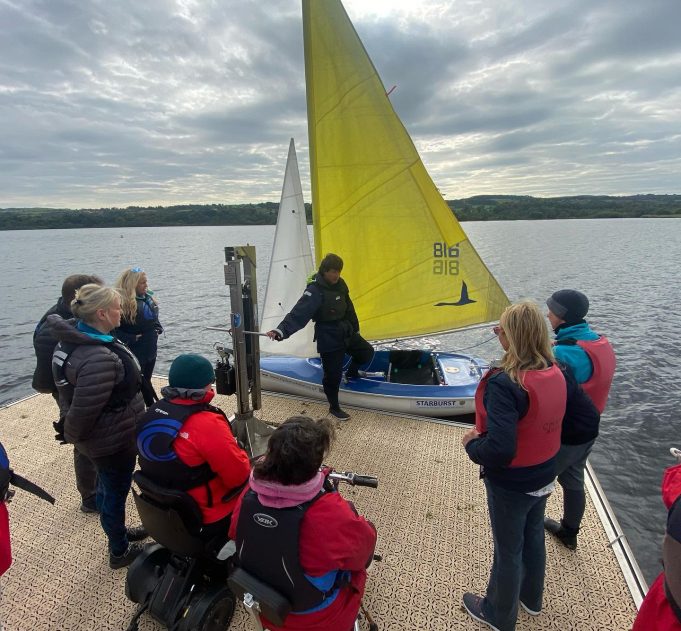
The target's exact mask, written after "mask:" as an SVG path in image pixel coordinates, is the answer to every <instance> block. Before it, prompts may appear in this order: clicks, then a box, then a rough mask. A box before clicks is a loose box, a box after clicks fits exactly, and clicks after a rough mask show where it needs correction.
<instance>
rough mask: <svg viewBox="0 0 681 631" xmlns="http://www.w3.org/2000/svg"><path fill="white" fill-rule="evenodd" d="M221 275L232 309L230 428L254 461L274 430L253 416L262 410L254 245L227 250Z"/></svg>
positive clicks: (261, 452) (263, 450) (264, 447)
mask: <svg viewBox="0 0 681 631" xmlns="http://www.w3.org/2000/svg"><path fill="white" fill-rule="evenodd" d="M224 273H225V285H227V286H228V287H229V298H230V306H231V315H230V324H231V334H232V342H233V345H234V349H233V353H234V370H235V382H236V383H235V385H236V399H237V411H236V412H235V414H234V420H233V421H232V427H233V429H234V433H235V434H236V437H237V439H238V440H239V441H240V442H241V443H242V444H243V445H244V446H245V447H246V448H247V450H248V452H249V455H250V456H251V457H252V458H253V457H255V456H259V455H261V454H263V453H264V452H265V450H266V448H267V437H268V436H269V435H270V434H271V433H272V432H273V431H274V428H272V427H270V426H269V425H266V424H265V423H264V422H263V421H261V420H260V419H258V418H256V417H255V416H254V414H253V413H254V411H255V410H260V409H261V408H262V397H261V393H260V341H259V339H258V338H259V335H261V334H260V333H258V332H256V331H255V329H256V328H257V326H258V297H257V287H258V285H257V278H256V258H255V246H252V245H238V246H232V247H226V248H225V264H224Z"/></svg>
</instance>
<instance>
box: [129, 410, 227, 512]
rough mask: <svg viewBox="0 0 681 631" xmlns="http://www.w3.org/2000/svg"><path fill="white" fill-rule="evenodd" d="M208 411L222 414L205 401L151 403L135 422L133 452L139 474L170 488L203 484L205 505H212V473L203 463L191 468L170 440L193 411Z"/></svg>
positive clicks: (185, 489) (181, 489)
mask: <svg viewBox="0 0 681 631" xmlns="http://www.w3.org/2000/svg"><path fill="white" fill-rule="evenodd" d="M205 410H208V411H210V412H215V413H217V414H221V415H222V416H224V417H225V423H227V425H228V426H229V427H230V429H231V425H229V421H228V420H227V417H226V416H225V413H224V412H223V411H222V410H221V409H220V408H217V407H214V406H212V405H209V404H208V403H196V404H194V405H178V404H176V403H171V402H170V401H168V400H167V399H161V400H160V401H158V402H156V403H154V405H152V406H151V407H150V408H149V409H148V410H147V411H146V412H145V413H144V414H143V415H142V416H141V417H140V418H139V420H138V421H137V428H136V436H137V453H138V455H139V464H140V468H141V469H142V473H144V475H146V476H147V477H149V478H150V479H151V480H153V481H154V482H156V483H157V484H160V485H161V486H165V487H168V488H172V489H178V490H180V491H188V490H189V489H193V488H196V487H197V486H201V485H203V484H205V485H206V490H207V493H208V505H209V506H212V505H213V497H212V494H211V490H210V486H209V485H208V482H210V481H211V480H212V479H213V478H215V477H216V475H217V474H216V473H215V472H214V471H213V470H212V469H211V468H210V465H209V464H208V463H207V462H204V463H203V464H200V465H197V466H194V467H191V466H189V465H188V464H185V463H184V462H182V460H180V458H179V457H178V455H177V453H175V450H174V449H173V442H174V440H175V439H176V438H177V435H178V434H179V433H180V430H181V429H182V425H183V424H184V422H185V421H186V420H187V419H188V418H189V417H190V416H192V414H196V413H197V412H203V411H205Z"/></svg>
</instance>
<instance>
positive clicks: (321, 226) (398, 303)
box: [303, 0, 508, 339]
mask: <svg viewBox="0 0 681 631" xmlns="http://www.w3.org/2000/svg"><path fill="white" fill-rule="evenodd" d="M303 29H304V37H305V76H306V86H307V118H308V131H309V140H310V170H311V176H312V210H313V223H314V240H315V255H316V257H317V261H319V260H320V259H321V257H323V256H324V255H325V254H326V253H328V252H334V253H335V254H338V255H339V256H341V257H342V258H343V260H344V263H345V267H344V268H343V278H345V280H346V282H347V283H348V286H349V287H350V295H351V297H352V300H353V302H354V304H355V308H356V310H357V314H358V316H359V320H360V324H361V332H362V335H363V336H364V337H365V338H367V339H391V338H404V337H414V336H418V335H423V334H429V333H435V332H441V331H448V330H452V329H456V328H461V327H466V326H470V325H474V324H479V323H481V322H491V321H493V320H497V319H498V318H499V315H500V314H501V312H502V311H503V309H504V307H506V305H507V304H508V298H507V297H506V295H505V294H504V291H503V290H502V289H501V287H500V286H499V284H498V283H497V282H496V280H495V279H494V277H493V276H492V275H491V274H490V272H489V270H488V269H487V268H486V267H485V264H484V263H483V262H482V260H481V259H480V257H479V256H478V253H477V252H476V251H475V249H474V248H473V246H472V245H471V243H470V242H469V241H468V237H467V236H466V234H465V233H464V231H463V229H462V228H461V226H460V225H459V222H458V221H457V220H456V218H455V217H454V215H453V213H452V212H451V210H450V209H449V207H448V206H447V204H446V203H445V201H444V199H443V198H442V196H441V195H440V193H439V191H438V190H437V188H436V187H435V184H434V183H433V181H432V180H431V178H430V176H429V175H428V173H427V172H426V169H425V167H424V166H423V163H422V162H421V158H420V157H419V155H418V153H417V151H416V148H415V147H414V143H413V142H412V140H411V138H410V137H409V134H408V133H407V131H406V129H405V128H404V126H403V125H402V122H401V121H400V119H399V118H398V116H397V114H396V113H395V111H394V110H393V108H392V105H391V103H390V100H389V98H388V97H387V95H386V91H385V88H384V86H383V83H382V82H381V79H380V78H379V76H378V73H377V72H376V69H375V68H374V65H373V63H372V62H371V59H369V56H368V55H367V53H366V51H365V50H364V46H363V45H362V42H361V41H360V39H359V37H358V35H357V33H356V32H355V29H354V27H353V26H352V23H351V22H350V19H349V18H348V15H347V13H346V12H345V9H344V8H343V5H342V4H341V2H340V1H339V0H303Z"/></svg>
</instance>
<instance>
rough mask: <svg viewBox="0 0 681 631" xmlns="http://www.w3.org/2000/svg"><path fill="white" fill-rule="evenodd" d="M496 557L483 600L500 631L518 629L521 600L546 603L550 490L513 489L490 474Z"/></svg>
mask: <svg viewBox="0 0 681 631" xmlns="http://www.w3.org/2000/svg"><path fill="white" fill-rule="evenodd" d="M485 486H486V487H487V507H488V509H489V518H490V524H491V526H492V537H493V539H494V561H493V562H492V572H491V574H490V577H489V584H488V585H487V594H486V595H485V599H484V601H483V603H482V609H483V613H484V615H485V617H486V618H487V619H488V620H489V621H490V622H491V623H493V624H494V625H495V626H496V627H498V628H499V629H500V630H501V631H513V630H514V629H515V625H516V619H517V617H518V600H519V599H520V600H522V601H523V603H524V604H525V605H526V606H527V607H529V608H530V609H532V610H533V611H539V610H540V609H541V607H542V596H543V593H544V573H545V570H546V549H545V547H544V509H545V508H546V500H547V499H548V495H544V496H543V497H534V496H533V495H527V494H526V493H519V492H518V491H508V490H506V489H504V488H502V487H500V486H498V485H496V484H494V483H493V482H490V480H489V479H488V478H485Z"/></svg>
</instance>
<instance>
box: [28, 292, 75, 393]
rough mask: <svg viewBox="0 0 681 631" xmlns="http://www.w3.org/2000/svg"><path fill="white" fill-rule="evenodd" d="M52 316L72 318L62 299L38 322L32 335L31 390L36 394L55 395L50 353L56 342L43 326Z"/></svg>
mask: <svg viewBox="0 0 681 631" xmlns="http://www.w3.org/2000/svg"><path fill="white" fill-rule="evenodd" d="M53 314H56V315H58V316H60V317H62V318H64V319H65V320H68V319H69V318H72V317H73V315H71V311H70V309H69V308H68V306H67V305H66V303H65V302H64V299H63V298H59V300H58V301H57V304H56V305H54V306H53V307H52V308H51V309H49V310H48V311H47V313H46V314H45V315H44V316H43V317H42V318H40V322H38V325H37V326H36V327H35V331H34V333H33V348H34V349H35V356H36V360H37V363H36V366H35V372H34V373H33V383H32V384H31V385H32V386H33V389H34V390H37V391H38V392H43V393H45V394H54V395H56V394H57V386H56V385H54V379H53V378H52V353H54V347H55V346H56V345H57V340H56V339H55V337H54V336H53V335H52V331H51V330H50V327H48V326H45V321H46V320H47V317H48V316H51V315H53Z"/></svg>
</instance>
